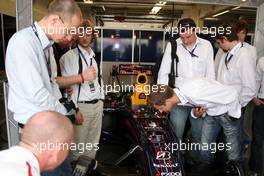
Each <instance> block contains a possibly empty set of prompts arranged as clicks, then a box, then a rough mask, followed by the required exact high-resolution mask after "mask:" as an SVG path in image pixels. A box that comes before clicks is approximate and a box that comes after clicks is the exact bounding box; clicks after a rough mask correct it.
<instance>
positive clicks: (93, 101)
mask: <svg viewBox="0 0 264 176" xmlns="http://www.w3.org/2000/svg"><path fill="white" fill-rule="evenodd" d="M99 100H101V99H95V100H92V101H78V103H82V104H95V103H97V102H98V101H99Z"/></svg>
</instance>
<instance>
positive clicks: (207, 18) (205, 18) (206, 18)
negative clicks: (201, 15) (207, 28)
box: [205, 17, 218, 20]
mask: <svg viewBox="0 0 264 176" xmlns="http://www.w3.org/2000/svg"><path fill="white" fill-rule="evenodd" d="M205 20H218V19H217V18H210V17H208V18H205Z"/></svg>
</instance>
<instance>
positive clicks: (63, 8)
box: [48, 0, 82, 20]
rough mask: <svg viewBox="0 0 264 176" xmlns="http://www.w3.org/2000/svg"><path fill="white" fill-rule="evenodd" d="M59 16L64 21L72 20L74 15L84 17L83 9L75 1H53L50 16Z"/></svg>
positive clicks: (50, 6)
mask: <svg viewBox="0 0 264 176" xmlns="http://www.w3.org/2000/svg"><path fill="white" fill-rule="evenodd" d="M52 14H55V15H59V16H60V17H61V18H62V19H63V20H71V18H72V17H73V16H74V15H80V17H82V13H81V9H80V7H79V6H78V4H77V3H76V2H75V1H74V0H53V1H52V2H51V3H50V4H49V7H48V15H52Z"/></svg>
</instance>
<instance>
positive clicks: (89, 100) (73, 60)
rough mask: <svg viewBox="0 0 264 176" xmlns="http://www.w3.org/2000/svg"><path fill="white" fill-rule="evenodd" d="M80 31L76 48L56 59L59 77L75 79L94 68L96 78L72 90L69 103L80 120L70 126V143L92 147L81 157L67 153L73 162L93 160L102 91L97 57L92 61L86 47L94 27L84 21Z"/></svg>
mask: <svg viewBox="0 0 264 176" xmlns="http://www.w3.org/2000/svg"><path fill="white" fill-rule="evenodd" d="M81 27H83V28H82V29H81V30H80V33H79V37H78V39H77V44H78V45H77V47H76V48H74V49H72V50H70V51H68V52H67V53H66V54H64V55H63V56H62V58H61V59H60V63H61V71H62V75H63V76H72V75H76V74H78V73H80V72H82V70H85V69H87V68H89V67H92V68H94V69H95V70H96V75H97V76H96V79H95V80H94V81H93V82H82V83H81V84H76V85H74V86H72V88H73V94H72V99H73V101H74V102H75V104H76V105H77V106H78V107H79V109H80V111H81V112H82V114H83V119H84V121H83V123H82V125H81V126H79V125H78V126H76V125H74V142H75V143H84V144H91V145H92V146H91V147H88V148H87V149H86V150H85V151H84V153H81V152H80V151H77V150H76V151H71V154H72V155H71V156H72V159H73V160H75V159H77V158H78V157H79V156H80V155H81V154H82V155H86V156H89V157H90V158H93V159H94V158H95V155H96V150H98V143H99V139H100V135H101V127H102V116H103V99H104V91H103V89H102V86H103V81H102V79H101V71H100V57H99V58H98V57H96V56H95V53H94V52H93V50H92V49H91V47H90V46H91V44H92V42H93V40H94V37H95V36H94V31H95V30H94V25H93V24H92V22H91V21H90V20H84V21H83V23H82V25H81ZM89 29H90V30H89ZM82 152H83V151H82Z"/></svg>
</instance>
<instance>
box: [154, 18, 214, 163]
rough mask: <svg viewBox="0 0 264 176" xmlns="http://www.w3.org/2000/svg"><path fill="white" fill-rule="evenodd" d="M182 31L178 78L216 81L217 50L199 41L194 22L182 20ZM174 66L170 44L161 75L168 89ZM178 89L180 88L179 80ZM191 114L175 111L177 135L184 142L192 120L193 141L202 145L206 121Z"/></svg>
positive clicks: (173, 119) (187, 110)
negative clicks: (185, 130) (215, 57)
mask: <svg viewBox="0 0 264 176" xmlns="http://www.w3.org/2000/svg"><path fill="white" fill-rule="evenodd" d="M178 31H180V38H178V39H177V40H176V43H177V52H176V53H177V55H178V57H179V63H178V64H176V66H175V73H178V75H177V76H178V77H179V78H188V79H189V78H195V77H206V78H210V79H215V71H214V60H213V59H214V51H213V47H212V45H211V43H210V42H209V41H207V40H204V39H202V38H199V37H197V35H196V24H195V22H194V21H193V20H192V19H190V18H184V19H181V20H180V21H179V23H178ZM171 64H172V61H171V43H168V45H167V47H166V49H165V52H164V56H163V58H162V63H161V66H160V70H159V73H158V80H157V83H158V84H165V85H168V81H169V79H168V77H169V76H168V75H169V74H170V71H171ZM175 86H176V87H177V79H176V81H175ZM190 112H191V108H190V107H188V106H181V105H179V106H178V107H177V108H174V109H172V111H171V113H170V121H171V122H172V124H173V126H174V128H173V130H174V132H175V134H176V135H177V137H178V138H179V139H182V136H183V132H184V129H185V124H186V120H187V119H189V120H190V123H191V129H192V141H193V142H200V140H201V129H202V125H203V119H202V118H198V119H194V118H191V116H190ZM191 155H192V157H193V159H195V160H198V158H199V156H198V154H197V153H191Z"/></svg>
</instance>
